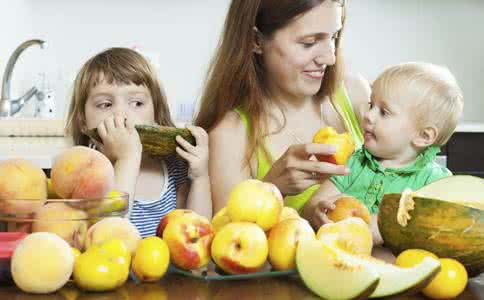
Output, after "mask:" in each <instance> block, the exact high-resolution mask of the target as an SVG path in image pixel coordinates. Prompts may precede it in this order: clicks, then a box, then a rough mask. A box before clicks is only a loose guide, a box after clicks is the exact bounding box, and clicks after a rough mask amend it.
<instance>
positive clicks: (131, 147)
mask: <svg viewBox="0 0 484 300" xmlns="http://www.w3.org/2000/svg"><path fill="white" fill-rule="evenodd" d="M97 130H98V133H99V136H100V137H101V140H102V145H100V144H96V147H97V148H98V149H99V150H100V151H101V152H102V153H104V155H106V156H107V157H108V158H109V159H110V160H111V161H112V162H116V161H119V160H123V161H130V160H136V161H139V160H141V153H142V150H143V146H142V145H141V141H140V138H139V135H138V132H137V131H136V129H135V127H134V123H133V122H132V121H131V120H130V119H128V118H127V117H125V116H122V115H112V116H110V117H107V118H106V119H104V121H102V122H101V123H100V124H99V125H98V127H97Z"/></svg>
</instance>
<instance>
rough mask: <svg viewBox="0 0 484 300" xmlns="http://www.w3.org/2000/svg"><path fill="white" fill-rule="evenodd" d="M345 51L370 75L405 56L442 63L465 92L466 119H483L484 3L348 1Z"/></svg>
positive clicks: (471, 0) (356, 67) (464, 0)
mask: <svg viewBox="0 0 484 300" xmlns="http://www.w3.org/2000/svg"><path fill="white" fill-rule="evenodd" d="M348 13H349V16H348V19H347V21H348V22H347V27H346V32H345V54H346V57H347V62H348V64H349V66H350V67H351V69H352V70H356V71H360V72H362V73H363V74H364V75H365V76H366V77H367V78H368V79H370V80H374V79H375V78H376V76H377V75H378V73H379V72H381V70H382V69H383V68H384V67H385V66H387V65H389V64H394V63H398V62H404V61H428V62H432V63H437V64H443V65H446V66H447V67H448V68H449V69H450V70H451V71H452V72H453V73H454V75H455V76H456V78H457V80H458V81H459V84H460V86H461V88H462V89H463V92H464V101H465V105H464V118H463V119H464V120H465V121H479V122H484V101H483V100H484V72H483V70H484V2H483V1H480V0H458V1H457V0H404V1H403V0H350V1H349V12H348Z"/></svg>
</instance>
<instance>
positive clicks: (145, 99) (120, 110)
mask: <svg viewBox="0 0 484 300" xmlns="http://www.w3.org/2000/svg"><path fill="white" fill-rule="evenodd" d="M85 112H86V127H87V129H93V128H96V127H97V126H98V125H99V123H101V122H102V121H104V119H106V118H107V117H109V116H111V115H113V114H114V115H121V116H125V117H127V118H129V119H130V120H132V122H133V123H134V124H148V125H152V124H155V119H154V118H155V113H154V108H153V100H152V98H151V94H150V92H149V90H148V89H147V88H146V87H145V86H144V85H139V86H138V85H135V84H121V85H117V84H114V83H113V84H108V83H106V82H105V81H104V80H101V81H100V83H99V84H97V85H96V86H95V87H94V88H92V89H91V90H90V92H89V96H88V98H87V101H86V104H85Z"/></svg>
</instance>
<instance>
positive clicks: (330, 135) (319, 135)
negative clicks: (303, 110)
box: [313, 127, 355, 165]
mask: <svg viewBox="0 0 484 300" xmlns="http://www.w3.org/2000/svg"><path fill="white" fill-rule="evenodd" d="M313 143H318V144H328V145H336V146H338V149H337V150H336V153H334V154H332V155H317V156H316V158H317V159H318V160H319V161H325V162H329V163H333V164H337V165H344V164H346V162H347V161H348V159H349V158H350V156H351V154H353V152H354V151H355V142H354V140H353V138H352V137H351V135H350V134H349V133H347V132H346V133H341V134H338V133H337V132H336V130H334V129H333V128H332V127H324V128H321V129H320V130H319V131H318V132H316V134H315V135H314V137H313Z"/></svg>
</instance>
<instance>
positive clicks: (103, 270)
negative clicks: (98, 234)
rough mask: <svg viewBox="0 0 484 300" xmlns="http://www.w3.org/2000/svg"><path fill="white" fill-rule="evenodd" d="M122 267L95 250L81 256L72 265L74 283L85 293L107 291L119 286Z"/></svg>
mask: <svg viewBox="0 0 484 300" xmlns="http://www.w3.org/2000/svg"><path fill="white" fill-rule="evenodd" d="M121 274H122V266H121V265H120V264H118V263H117V262H116V261H113V260H112V259H109V257H108V256H106V255H104V254H102V252H100V251H98V250H97V249H94V248H92V249H90V250H88V251H86V252H84V253H83V254H81V255H80V256H79V257H78V258H77V260H76V262H75V263H74V281H75V282H76V284H77V286H78V287H80V288H81V289H83V290H87V291H99V292H101V291H109V290H113V289H115V288H116V287H118V285H119V281H120V279H119V278H120V277H121Z"/></svg>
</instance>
